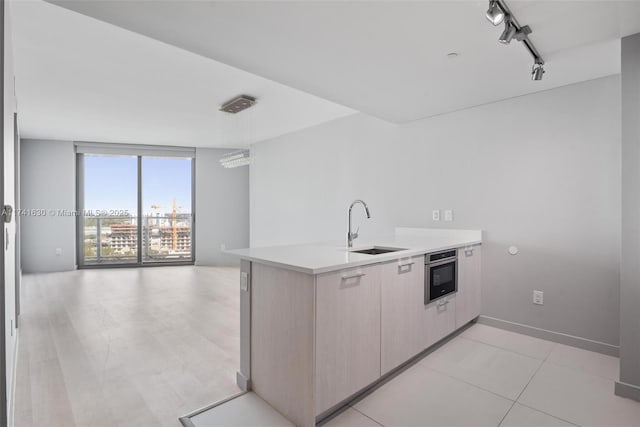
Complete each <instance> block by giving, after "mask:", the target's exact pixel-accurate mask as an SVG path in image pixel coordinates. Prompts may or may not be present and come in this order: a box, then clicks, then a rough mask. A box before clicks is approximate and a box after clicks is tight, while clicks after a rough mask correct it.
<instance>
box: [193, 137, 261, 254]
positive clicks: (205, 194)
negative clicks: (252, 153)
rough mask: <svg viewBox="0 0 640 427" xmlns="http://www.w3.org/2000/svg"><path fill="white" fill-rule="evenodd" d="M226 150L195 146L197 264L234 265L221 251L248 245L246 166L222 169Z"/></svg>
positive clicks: (247, 175)
mask: <svg viewBox="0 0 640 427" xmlns="http://www.w3.org/2000/svg"><path fill="white" fill-rule="evenodd" d="M228 152H229V150H227V149H214V148H197V149H196V265H236V264H238V259H237V258H235V257H230V256H228V255H225V254H223V253H222V249H221V245H225V247H226V248H227V249H237V248H245V247H247V246H249V168H247V167H239V168H233V169H225V168H223V167H222V166H220V162H219V160H220V157H221V156H222V155H223V154H225V153H228Z"/></svg>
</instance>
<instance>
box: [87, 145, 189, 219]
mask: <svg viewBox="0 0 640 427" xmlns="http://www.w3.org/2000/svg"><path fill="white" fill-rule="evenodd" d="M137 166H138V161H137V158H136V157H135V156H102V155H85V158H84V183H85V185H84V187H85V188H84V209H85V211H94V212H95V211H99V210H100V211H105V210H106V211H119V210H120V211H128V213H129V214H130V215H131V216H136V215H137V180H138V171H137ZM191 166H192V163H191V159H183V158H158V157H143V158H142V212H143V214H144V215H145V216H146V215H152V216H156V215H158V214H159V215H166V214H169V213H171V212H172V210H173V201H174V198H175V201H176V205H177V206H178V210H177V211H178V213H183V214H185V213H186V214H190V213H191V185H192V182H191ZM168 171H170V175H169V174H168ZM152 206H158V207H159V208H157V209H153V208H152Z"/></svg>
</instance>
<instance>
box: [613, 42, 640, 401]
mask: <svg viewBox="0 0 640 427" xmlns="http://www.w3.org/2000/svg"><path fill="white" fill-rule="evenodd" d="M639 259H640V34H636V35H634V36H630V37H625V38H623V39H622V263H621V269H620V273H621V274H620V275H621V282H620V383H621V384H617V385H616V393H618V394H621V395H627V396H633V397H635V398H636V399H638V400H640V262H638V260H639ZM624 385H626V387H625V386H624Z"/></svg>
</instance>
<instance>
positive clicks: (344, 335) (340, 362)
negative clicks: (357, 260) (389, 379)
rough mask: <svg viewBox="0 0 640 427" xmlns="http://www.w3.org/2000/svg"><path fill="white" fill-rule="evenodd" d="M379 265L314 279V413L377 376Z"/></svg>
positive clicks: (328, 274) (370, 381)
mask: <svg viewBox="0 0 640 427" xmlns="http://www.w3.org/2000/svg"><path fill="white" fill-rule="evenodd" d="M380 272H381V265H380V264H374V265H369V266H365V267H360V268H356V269H349V270H342V271H338V272H333V273H327V274H320V275H318V276H317V278H316V348H315V350H316V376H315V378H316V399H315V400H316V414H320V413H322V412H323V411H326V410H327V409H329V408H331V407H332V406H334V405H336V404H337V403H339V402H341V401H342V400H344V399H346V398H347V397H349V396H351V395H352V394H353V393H355V392H357V391H359V390H361V389H362V388H364V387H366V386H367V385H369V384H371V383H372V382H374V381H375V380H377V379H378V378H380V277H381V274H380Z"/></svg>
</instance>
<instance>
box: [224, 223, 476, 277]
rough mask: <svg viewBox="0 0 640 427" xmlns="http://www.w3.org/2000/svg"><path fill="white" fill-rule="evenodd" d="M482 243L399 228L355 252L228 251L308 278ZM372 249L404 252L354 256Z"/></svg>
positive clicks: (358, 244)
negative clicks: (384, 248)
mask: <svg viewBox="0 0 640 427" xmlns="http://www.w3.org/2000/svg"><path fill="white" fill-rule="evenodd" d="M480 243H482V231H480V230H443V229H428V228H396V233H395V235H392V236H383V237H379V238H371V239H362V238H360V239H357V240H356V241H355V242H354V243H353V248H347V247H346V243H344V242H343V243H342V244H340V243H336V242H327V243H310V244H304V245H288V246H267V247H258V248H246V249H236V250H229V251H225V253H227V254H230V255H235V256H237V257H239V258H241V259H245V260H248V261H254V262H259V263H262V264H268V265H272V266H276V267H282V268H286V269H289V270H295V271H299V272H301V273H306V274H321V273H327V272H330V271H335V270H343V269H345V268H352V267H358V266H362V265H367V264H375V263H379V262H385V261H393V260H397V259H401V258H407V257H411V256H416V255H421V254H425V253H429V252H438V251H441V250H446V249H453V248H460V247H465V246H471V245H477V244H480ZM372 246H382V247H391V248H402V249H403V250H401V251H395V252H389V253H386V254H380V255H367V254H359V253H354V252H353V251H354V250H359V249H367V248H371V247H372Z"/></svg>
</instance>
